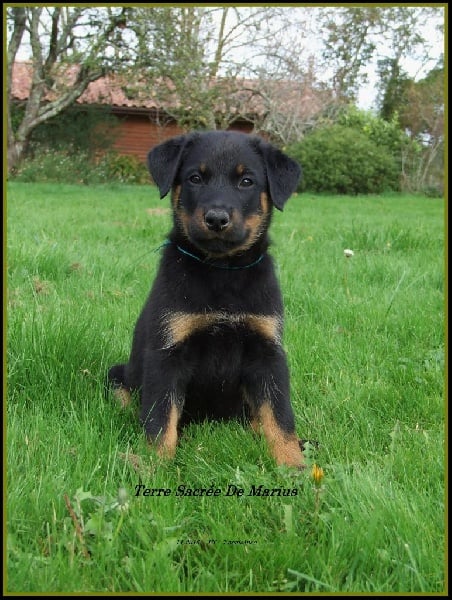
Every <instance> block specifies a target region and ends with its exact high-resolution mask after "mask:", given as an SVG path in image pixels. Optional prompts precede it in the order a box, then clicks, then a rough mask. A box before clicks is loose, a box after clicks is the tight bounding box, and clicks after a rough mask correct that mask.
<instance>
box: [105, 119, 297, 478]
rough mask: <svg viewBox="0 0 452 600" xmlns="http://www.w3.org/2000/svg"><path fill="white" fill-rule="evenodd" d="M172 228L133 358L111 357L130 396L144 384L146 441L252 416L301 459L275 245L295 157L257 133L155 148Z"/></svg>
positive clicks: (154, 167)
mask: <svg viewBox="0 0 452 600" xmlns="http://www.w3.org/2000/svg"><path fill="white" fill-rule="evenodd" d="M148 167H149V170H150V172H151V175H152V177H153V179H154V181H155V183H156V184H157V186H158V188H159V191H160V197H161V198H163V197H164V196H166V195H167V194H168V193H169V192H170V190H171V205H172V212H173V227H172V230H171V232H170V234H169V239H168V242H167V244H166V245H165V247H164V250H163V255H162V258H161V262H160V267H159V270H158V273H157V276H156V279H155V281H154V284H153V287H152V290H151V292H150V295H149V298H148V300H147V302H146V304H145V306H144V308H143V311H142V313H141V315H140V317H139V319H138V321H137V323H136V326H135V331H134V335H133V342H132V350H131V354H130V358H129V361H128V363H126V364H120V365H115V366H113V367H111V369H110V370H109V373H108V379H109V382H110V385H111V386H113V388H115V390H116V394H117V395H118V396H119V397H120V398H121V401H122V403H123V404H127V403H128V402H129V401H130V393H131V392H133V391H136V392H138V394H139V396H140V400H141V413H140V418H141V422H142V425H143V427H144V430H145V433H146V436H147V438H148V440H149V441H150V442H151V443H152V444H153V445H154V446H155V447H156V448H157V452H158V454H159V455H160V456H163V457H173V456H174V454H175V451H176V444H177V440H178V434H179V431H180V427H181V426H183V425H184V424H187V423H190V422H199V421H202V420H204V419H230V418H241V417H245V418H246V419H248V420H249V422H250V423H251V426H252V428H253V429H254V430H255V431H256V432H258V431H259V432H262V433H263V435H264V436H265V438H266V441H267V443H268V448H269V451H270V453H271V455H272V456H273V457H274V459H275V461H276V463H277V464H278V465H288V466H293V467H299V468H301V467H302V466H303V462H304V461H303V455H302V451H301V448H300V443H299V440H298V438H297V435H296V432H295V420H294V413H293V410H292V407H291V404H290V398H289V371H288V367H287V360H286V356H285V352H284V350H283V347H282V341H281V340H282V333H283V303H282V298H281V292H280V288H279V285H278V281H277V278H276V276H275V272H274V267H273V262H272V259H271V257H270V256H269V254H268V252H267V249H268V245H269V240H268V235H267V231H268V228H269V226H270V222H271V218H272V211H273V208H274V207H276V208H277V209H279V210H282V209H283V206H284V204H285V202H286V201H287V199H288V198H289V197H290V195H291V194H292V193H293V192H294V190H295V189H296V187H297V183H298V180H299V178H300V175H301V169H300V167H299V166H298V164H297V163H296V162H294V161H293V160H292V159H291V158H289V157H288V156H286V155H285V154H283V153H282V152H281V151H279V150H278V149H276V148H275V147H273V146H272V145H270V144H268V143H266V142H265V141H263V140H262V139H260V138H258V137H254V136H251V135H247V134H244V133H238V132H230V131H228V132H227V131H212V132H205V133H191V134H189V135H182V136H178V137H175V138H173V139H170V140H168V141H166V142H164V143H162V144H161V145H159V146H157V147H155V148H154V149H152V150H151V151H150V152H149V155H148Z"/></svg>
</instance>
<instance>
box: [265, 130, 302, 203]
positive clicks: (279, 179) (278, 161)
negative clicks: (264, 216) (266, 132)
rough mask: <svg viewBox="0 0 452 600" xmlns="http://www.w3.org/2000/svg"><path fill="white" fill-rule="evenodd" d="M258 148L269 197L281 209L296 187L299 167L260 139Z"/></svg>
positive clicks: (299, 171) (299, 175)
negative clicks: (262, 159)
mask: <svg viewBox="0 0 452 600" xmlns="http://www.w3.org/2000/svg"><path fill="white" fill-rule="evenodd" d="M259 148H260V151H261V153H262V156H263V158H264V162H265V169H266V171H267V182H268V190H269V192H270V198H271V200H272V202H273V204H274V205H275V206H276V208H278V209H279V210H282V209H283V207H284V204H285V203H286V201H287V200H288V199H289V198H290V196H291V194H292V193H293V192H294V191H295V190H296V189H297V184H298V181H299V179H300V177H301V167H300V165H299V164H298V163H297V162H295V161H294V160H293V159H292V158H289V157H288V156H287V155H286V154H284V153H283V152H281V150H278V149H277V148H275V147H274V146H272V145H271V144H267V143H266V142H262V141H261V142H260V143H259Z"/></svg>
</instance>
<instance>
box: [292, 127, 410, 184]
mask: <svg viewBox="0 0 452 600" xmlns="http://www.w3.org/2000/svg"><path fill="white" fill-rule="evenodd" d="M287 153H288V154H289V155H290V156H292V157H293V158H294V159H296V160H297V161H299V162H300V163H301V165H302V167H303V178H302V180H301V182H300V186H299V191H303V190H310V191H313V192H328V193H333V194H371V193H377V194H378V193H381V192H385V191H396V190H397V191H398V190H400V170H399V168H398V165H397V161H396V159H395V157H394V155H393V154H392V152H391V151H390V150H389V149H388V148H387V147H386V146H382V145H378V144H376V143H375V142H373V141H372V140H371V139H369V137H368V136H367V135H366V134H365V133H364V132H361V131H359V130H358V129H356V128H354V127H348V126H345V125H340V124H335V125H329V126H323V127H320V128H318V129H315V130H314V131H313V132H312V133H310V134H309V135H307V136H306V137H305V138H304V139H303V141H302V142H298V143H296V144H293V145H291V146H290V147H288V148H287Z"/></svg>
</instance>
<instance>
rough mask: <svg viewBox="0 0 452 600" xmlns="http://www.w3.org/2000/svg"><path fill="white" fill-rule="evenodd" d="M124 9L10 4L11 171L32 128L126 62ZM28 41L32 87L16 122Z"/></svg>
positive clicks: (8, 116) (20, 157)
mask: <svg viewBox="0 0 452 600" xmlns="http://www.w3.org/2000/svg"><path fill="white" fill-rule="evenodd" d="M126 12H127V9H125V8H120V7H118V8H105V9H102V10H101V9H90V8H81V7H62V6H56V7H33V6H17V7H11V8H9V9H8V12H7V25H8V29H9V43H8V59H7V60H8V62H7V97H8V104H7V124H8V170H9V171H11V170H12V169H14V168H15V167H16V165H17V164H18V162H20V160H21V159H22V158H23V156H24V154H25V152H26V149H27V145H28V142H29V139H30V136H31V133H32V132H33V130H34V129H35V128H36V127H37V126H38V125H39V124H41V123H44V122H45V121H47V120H48V119H50V118H52V117H54V116H56V115H58V114H59V113H61V112H62V111H63V110H64V109H66V108H67V107H68V106H70V105H71V104H73V102H74V101H75V100H76V99H77V98H79V97H80V95H81V94H82V93H83V92H84V91H85V89H86V88H87V87H88V85H89V83H90V82H92V81H95V80H96V79H98V78H99V77H102V76H103V75H104V74H105V73H106V72H108V71H109V70H111V69H112V68H113V67H114V66H115V65H117V64H118V63H119V64H121V63H122V61H124V60H126V53H127V52H126V46H125V44H124V41H123V37H122V30H123V28H124V27H125V25H126ZM27 39H28V43H29V48H30V51H31V61H30V68H31V71H32V82H31V88H30V90H29V92H28V99H27V101H26V104H25V108H24V112H23V115H22V118H21V119H20V122H19V123H18V124H15V123H13V114H12V113H13V111H12V107H13V96H12V92H13V90H12V83H13V75H14V73H13V69H14V63H15V60H16V57H17V54H18V52H19V49H20V48H23V46H24V45H25V44H26V41H27Z"/></svg>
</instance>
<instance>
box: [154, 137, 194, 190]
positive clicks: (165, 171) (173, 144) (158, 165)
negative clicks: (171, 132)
mask: <svg viewBox="0 0 452 600" xmlns="http://www.w3.org/2000/svg"><path fill="white" fill-rule="evenodd" d="M188 139H189V136H187V135H180V136H177V137H174V138H171V139H170V140H168V141H166V142H163V144H159V145H158V146H156V147H155V148H153V149H152V150H151V151H150V152H149V154H148V169H149V172H150V173H151V175H152V179H153V180H154V181H155V183H156V184H157V187H158V188H159V191H160V198H164V197H165V196H166V194H167V193H168V192H169V191H170V189H171V187H172V185H173V183H174V180H175V179H176V175H177V170H178V168H179V165H180V161H181V158H182V153H183V151H184V148H185V147H186V145H187V142H188Z"/></svg>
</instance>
